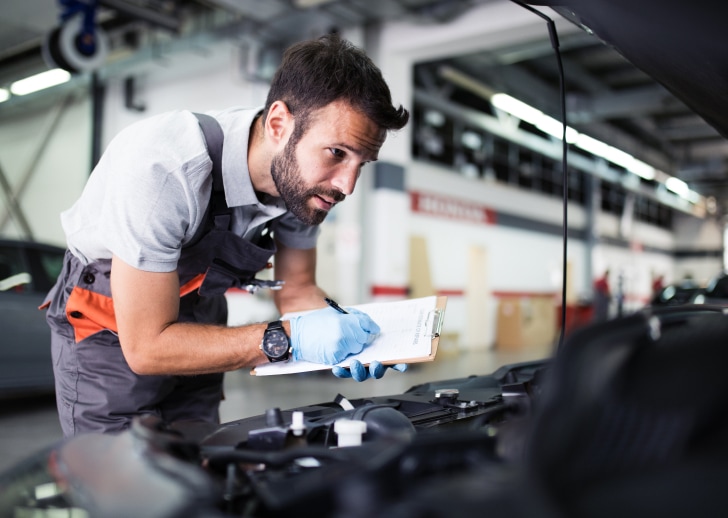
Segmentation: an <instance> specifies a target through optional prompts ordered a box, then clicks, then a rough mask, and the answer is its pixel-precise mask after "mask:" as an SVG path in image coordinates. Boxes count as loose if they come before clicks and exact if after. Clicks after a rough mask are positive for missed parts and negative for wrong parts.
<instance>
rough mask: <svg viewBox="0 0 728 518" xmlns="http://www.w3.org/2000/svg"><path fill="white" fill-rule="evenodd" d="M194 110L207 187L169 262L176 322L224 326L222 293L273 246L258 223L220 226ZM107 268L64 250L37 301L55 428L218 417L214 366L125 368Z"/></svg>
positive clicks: (214, 152) (259, 264)
mask: <svg viewBox="0 0 728 518" xmlns="http://www.w3.org/2000/svg"><path fill="white" fill-rule="evenodd" d="M197 117H198V119H199V121H200V126H201V128H202V130H203V134H204V135H205V139H206V141H207V146H208V151H209V153H210V157H211V158H212V162H213V170H212V175H213V188H212V196H211V201H210V207H208V210H207V215H206V217H205V222H204V223H203V224H202V225H201V231H199V232H198V233H197V234H196V236H195V238H193V239H192V241H191V245H188V246H185V247H184V248H183V249H182V252H181V257H180V260H179V263H178V267H177V272H178V274H179V278H180V286H181V288H180V297H181V298H180V311H179V319H178V320H179V321H180V322H204V323H218V324H223V325H224V324H225V323H226V322H227V304H226V301H225V297H224V293H225V291H226V290H227V289H229V288H232V287H243V288H244V287H246V286H248V285H250V284H251V283H252V284H255V283H256V282H257V281H256V280H255V279H254V277H255V274H256V273H257V272H259V271H260V270H262V269H263V268H265V267H266V266H267V265H268V264H269V263H268V261H269V260H270V258H271V256H272V255H273V254H274V253H275V245H274V243H273V240H272V238H271V236H270V235H269V234H268V233H264V232H263V230H264V229H263V228H261V229H260V231H259V232H257V233H256V235H258V236H259V237H258V238H257V239H256V240H254V241H256V242H255V243H254V242H251V241H249V240H246V239H243V238H242V237H240V236H237V235H235V234H233V233H232V232H230V231H229V228H230V222H231V221H230V220H231V211H230V210H229V209H228V207H227V205H226V203H225V193H224V187H223V181H222V170H221V160H220V158H221V156H222V130H221V129H220V127H219V125H218V124H217V121H216V120H215V119H214V118H212V117H209V116H207V115H200V114H197ZM269 223H270V222H269ZM110 273H111V261H110V260H101V261H97V262H94V263H91V264H89V265H87V266H84V265H83V264H81V262H80V261H79V260H78V259H77V258H76V257H75V256H74V255H73V254H72V253H71V252H70V251H67V252H66V256H65V261H64V265H63V270H62V272H61V274H60V275H59V278H58V281H57V282H56V285H55V286H54V287H53V288H52V290H51V291H50V292H49V294H48V297H47V298H46V303H45V304H44V307H47V308H48V312H47V315H46V320H47V321H48V324H49V325H50V328H51V350H52V358H53V369H54V373H55V379H56V401H57V405H58V413H59V417H60V421H61V428H62V429H63V433H64V435H65V436H66V437H69V436H73V435H77V434H80V433H84V432H119V431H122V430H124V429H126V428H128V427H129V425H130V424H131V420H132V418H133V417H135V416H137V415H141V414H153V415H157V416H159V417H160V418H162V419H163V420H164V421H166V422H173V421H181V420H197V421H199V420H202V421H206V422H212V423H218V422H219V411H218V410H219V404H220V401H221V399H222V380H223V374H222V373H218V374H205V375H197V376H140V375H137V374H135V373H134V372H132V371H131V369H130V368H129V366H128V364H127V362H126V360H125V359H124V355H123V353H122V350H121V346H120V344H119V338H118V335H117V332H116V320H115V317H114V313H113V311H114V310H113V303H112V299H111V290H110V282H109V278H110ZM140 296H143V294H140ZM199 346H200V347H204V346H205V344H199Z"/></svg>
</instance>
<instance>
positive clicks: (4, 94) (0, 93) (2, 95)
mask: <svg viewBox="0 0 728 518" xmlns="http://www.w3.org/2000/svg"><path fill="white" fill-rule="evenodd" d="M8 99H10V92H8V90H7V89H6V88H0V103H4V102H5V101H7V100H8Z"/></svg>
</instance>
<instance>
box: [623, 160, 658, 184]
mask: <svg viewBox="0 0 728 518" xmlns="http://www.w3.org/2000/svg"><path fill="white" fill-rule="evenodd" d="M627 169H629V170H630V171H632V172H633V173H634V174H636V175H637V176H641V177H642V178H644V179H645V180H654V179H655V168H654V167H652V166H651V165H650V164H646V163H645V162H643V161H642V160H637V159H636V158H635V159H634V161H633V162H632V165H631V166H629V167H628V168H627Z"/></svg>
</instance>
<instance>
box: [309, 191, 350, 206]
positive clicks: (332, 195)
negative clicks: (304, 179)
mask: <svg viewBox="0 0 728 518" xmlns="http://www.w3.org/2000/svg"><path fill="white" fill-rule="evenodd" d="M308 194H309V196H323V197H324V198H328V199H331V200H334V202H336V203H339V202H340V201H344V200H345V199H346V194H344V193H343V192H341V191H329V190H326V189H310V190H309V191H308Z"/></svg>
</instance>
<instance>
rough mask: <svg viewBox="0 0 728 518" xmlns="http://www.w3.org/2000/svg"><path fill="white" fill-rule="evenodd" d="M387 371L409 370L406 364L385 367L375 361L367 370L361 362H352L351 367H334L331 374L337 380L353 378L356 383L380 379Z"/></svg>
mask: <svg viewBox="0 0 728 518" xmlns="http://www.w3.org/2000/svg"><path fill="white" fill-rule="evenodd" d="M387 369H394V370H396V371H397V372H404V371H406V370H407V364H406V363H398V364H396V365H383V364H382V363H380V362H378V361H373V362H372V363H370V364H369V368H368V369H367V368H366V367H364V365H362V363H361V362H360V361H359V360H351V363H350V364H349V367H348V368H346V367H334V368H333V369H331V372H332V373H333V374H334V376H336V377H337V378H353V379H354V380H356V381H366V380H368V379H372V378H373V379H377V380H378V379H379V378H381V377H382V376H384V373H385V372H387Z"/></svg>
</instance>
